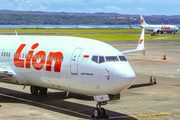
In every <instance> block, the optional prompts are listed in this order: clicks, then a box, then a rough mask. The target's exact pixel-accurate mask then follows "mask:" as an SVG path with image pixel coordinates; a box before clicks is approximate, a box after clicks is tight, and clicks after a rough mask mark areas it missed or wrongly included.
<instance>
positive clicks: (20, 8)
mask: <svg viewBox="0 0 180 120" xmlns="http://www.w3.org/2000/svg"><path fill="white" fill-rule="evenodd" d="M16 10H21V11H23V10H24V9H23V8H22V7H18V8H17V9H16Z"/></svg>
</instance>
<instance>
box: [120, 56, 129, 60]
mask: <svg viewBox="0 0 180 120" xmlns="http://www.w3.org/2000/svg"><path fill="white" fill-rule="evenodd" d="M119 59H120V60H121V61H127V60H126V58H125V57H124V56H119Z"/></svg>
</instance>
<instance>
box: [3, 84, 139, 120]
mask: <svg viewBox="0 0 180 120" xmlns="http://www.w3.org/2000/svg"><path fill="white" fill-rule="evenodd" d="M0 93H1V94H5V95H9V96H14V97H17V98H22V99H26V100H30V101H33V102H25V101H21V100H17V99H13V98H9V97H4V96H1V95H0V103H21V104H27V105H32V106H35V107H39V108H43V109H47V110H51V111H54V112H57V113H61V114H66V115H70V116H74V117H78V118H84V119H93V118H91V115H92V112H93V109H94V108H95V104H96V103H95V104H94V107H91V106H87V105H82V104H80V103H72V102H68V101H64V100H65V99H69V98H75V99H79V100H86V101H94V100H93V97H90V96H85V95H79V94H74V93H70V95H69V97H68V98H67V97H66V92H55V93H51V92H50V93H48V95H45V96H44V95H36V96H34V95H31V94H27V93H23V92H19V91H15V90H10V89H6V88H2V87H0ZM38 103H40V104H38ZM43 104H46V105H43ZM51 106H52V107H51ZM0 109H3V106H1V107H0ZM106 113H107V115H109V119H111V120H137V119H136V118H133V117H131V116H128V115H125V114H122V113H118V112H114V111H110V110H106Z"/></svg>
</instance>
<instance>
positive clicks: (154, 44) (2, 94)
mask: <svg viewBox="0 0 180 120" xmlns="http://www.w3.org/2000/svg"><path fill="white" fill-rule="evenodd" d="M106 43H108V44H110V45H112V46H114V47H115V48H117V49H118V50H120V51H124V50H130V49H134V48H136V46H137V44H138V40H137V41H106ZM145 48H146V56H143V55H142V54H141V53H132V54H127V55H125V56H126V58H127V60H128V61H129V63H130V64H131V65H132V67H133V69H134V71H135V73H136V75H137V79H136V82H135V83H134V85H133V86H132V87H131V88H130V89H128V90H126V91H124V92H122V93H121V99H120V100H115V101H110V102H108V104H107V105H105V106H103V107H104V108H105V109H106V112H107V114H108V115H109V119H111V120H178V119H180V103H179V101H180V89H179V88H180V72H178V69H179V68H180V55H179V53H180V40H148V41H145ZM165 53H166V60H162V58H163V55H164V54H165ZM150 76H152V79H153V81H154V78H155V79H156V82H157V84H152V83H149V81H150ZM65 96H66V92H63V91H57V90H49V92H48V95H47V96H41V95H37V96H32V95H30V92H29V87H28V86H27V87H26V88H25V89H23V86H20V85H12V84H7V83H0V105H1V107H0V120H32V119H33V120H58V119H62V120H72V119H73V120H84V119H91V115H92V111H93V109H94V107H95V104H96V103H95V102H94V100H93V98H92V97H90V96H85V95H79V94H74V93H70V94H69V97H67V98H66V97H65Z"/></svg>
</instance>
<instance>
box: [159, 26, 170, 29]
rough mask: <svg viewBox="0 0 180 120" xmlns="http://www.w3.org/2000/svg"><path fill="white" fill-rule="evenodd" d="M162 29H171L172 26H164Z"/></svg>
mask: <svg viewBox="0 0 180 120" xmlns="http://www.w3.org/2000/svg"><path fill="white" fill-rule="evenodd" d="M161 29H170V27H166V26H162V27H161Z"/></svg>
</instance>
